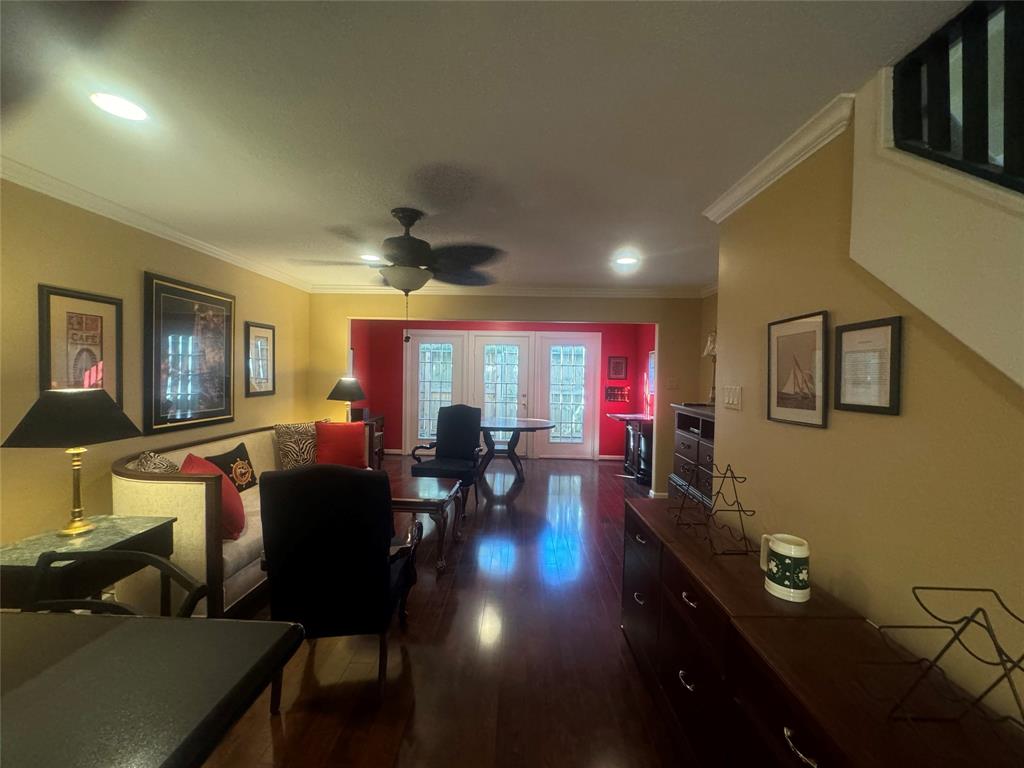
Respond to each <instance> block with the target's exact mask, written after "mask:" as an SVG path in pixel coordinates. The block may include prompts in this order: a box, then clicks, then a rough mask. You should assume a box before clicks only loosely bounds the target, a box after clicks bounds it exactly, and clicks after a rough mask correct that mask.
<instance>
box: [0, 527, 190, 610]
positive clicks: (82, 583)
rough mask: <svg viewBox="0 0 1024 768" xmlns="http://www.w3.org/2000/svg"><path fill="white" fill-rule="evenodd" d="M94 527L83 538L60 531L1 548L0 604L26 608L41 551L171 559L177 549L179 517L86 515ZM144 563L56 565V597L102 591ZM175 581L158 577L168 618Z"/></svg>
mask: <svg viewBox="0 0 1024 768" xmlns="http://www.w3.org/2000/svg"><path fill="white" fill-rule="evenodd" d="M87 519H88V521H89V522H90V523H92V524H94V525H95V526H96V529H95V530H93V531H90V532H89V533H86V534H82V535H80V536H71V537H68V536H60V535H58V534H57V532H56V531H50V532H48V533H41V534H39V535H37V536H29V537H28V538H26V539H22V540H21V541H16V542H13V543H11V544H7V545H6V546H4V547H0V608H24V607H25V605H26V603H27V602H28V599H29V597H30V593H31V590H32V580H33V579H34V578H35V565H36V560H38V559H39V555H41V554H42V553H43V552H95V551H99V550H105V549H121V550H130V551H134V552H149V553H150V554H153V555H158V556H160V557H170V556H171V553H172V552H173V551H174V531H173V527H174V523H175V521H176V520H177V518H176V517H130V516H122V515H97V516H95V517H90V518H87ZM142 567H143V566H141V565H139V564H138V563H84V562H68V563H54V564H53V566H52V567H51V569H50V570H51V572H52V573H54V574H55V575H56V576H55V578H56V583H55V584H54V585H53V589H54V594H53V595H52V597H54V598H58V597H59V598H66V599H73V598H83V597H89V596H91V595H95V594H98V593H99V592H100V591H102V590H103V589H105V588H106V587H109V586H110V585H111V584H114V583H116V582H118V581H120V580H121V579H123V578H125V577H126V576H131V575H132V574H133V573H135V572H136V571H138V570H140V569H141V568H142ZM170 608H171V583H170V580H169V579H168V578H167V577H166V576H161V579H160V614H161V615H162V616H169V615H170Z"/></svg>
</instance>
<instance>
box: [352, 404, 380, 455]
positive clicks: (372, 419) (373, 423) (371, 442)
mask: <svg viewBox="0 0 1024 768" xmlns="http://www.w3.org/2000/svg"><path fill="white" fill-rule="evenodd" d="M352 420H353V421H362V422H364V423H365V424H368V425H369V427H370V429H368V430H367V433H366V442H367V445H366V455H367V457H368V458H369V461H370V467H371V468H373V469H380V468H381V465H382V463H383V462H384V417H383V416H374V415H373V414H371V413H370V409H369V408H353V409H352Z"/></svg>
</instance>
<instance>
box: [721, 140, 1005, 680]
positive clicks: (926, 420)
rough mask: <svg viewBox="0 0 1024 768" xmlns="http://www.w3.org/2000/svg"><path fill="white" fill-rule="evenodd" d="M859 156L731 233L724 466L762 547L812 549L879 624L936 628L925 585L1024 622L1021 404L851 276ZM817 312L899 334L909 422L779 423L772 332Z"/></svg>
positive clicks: (795, 181)
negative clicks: (924, 602) (980, 589)
mask: <svg viewBox="0 0 1024 768" xmlns="http://www.w3.org/2000/svg"><path fill="white" fill-rule="evenodd" d="M852 156H853V130H852V129H851V130H848V131H847V132H846V133H844V134H843V135H842V136H840V137H839V138H837V139H835V140H834V141H833V142H831V143H830V144H828V145H827V146H825V147H824V148H823V149H821V150H819V151H818V152H817V153H816V154H814V155H813V156H812V157H810V158H809V159H808V160H806V161H805V162H804V163H802V164H801V165H800V166H798V167H797V168H796V169H794V170H792V171H791V172H789V173H788V174H787V175H786V176H784V177H783V178H782V179H780V180H779V181H777V182H775V183H774V184H773V185H772V186H771V187H769V188H768V189H767V190H766V191H764V192H762V193H761V194H760V195H759V196H758V197H756V198H755V199H754V200H752V201H751V202H749V203H747V204H746V205H745V206H744V207H743V208H741V209H740V210H739V211H737V212H736V213H734V214H733V215H732V216H731V217H730V218H729V219H727V220H726V221H725V222H724V223H723V224H722V228H721V233H720V256H719V292H718V338H719V343H718V350H719V357H718V385H719V387H721V386H725V385H742V386H743V388H744V397H743V410H742V411H739V412H737V411H732V410H724V409H722V408H719V409H718V411H717V425H716V445H715V455H716V459H718V460H720V461H723V462H729V463H731V464H733V466H734V467H735V468H736V470H737V471H738V472H739V473H741V474H744V475H747V476H748V477H749V481H748V482H747V483H746V485H745V486H744V488H743V497H744V503H745V504H747V505H749V506H750V507H753V508H754V509H756V510H757V515H756V516H755V517H754V518H753V519H752V528H753V533H755V534H760V533H762V532H787V533H792V534H796V535H798V536H802V537H804V538H806V539H808V540H809V541H810V544H811V550H812V556H811V565H812V581H813V582H814V583H815V584H816V585H820V586H821V587H824V588H826V589H828V590H829V591H831V592H833V593H834V594H836V595H837V596H839V597H840V598H841V599H843V600H845V601H846V602H848V603H849V604H850V605H852V606H853V607H854V608H856V609H858V610H859V611H861V612H862V613H863V614H864V615H866V616H867V617H868V618H870V619H872V620H874V621H876V622H880V623H882V622H900V623H915V622H923V621H924V620H925V619H926V616H925V615H924V614H923V613H922V612H921V611H920V610H919V609H918V608H917V607H916V605H914V603H913V601H912V598H911V592H910V588H911V586H913V585H920V584H932V585H964V586H988V587H994V588H996V589H998V590H999V591H1000V592H1001V593H1002V595H1003V596H1004V597H1005V598H1006V599H1008V600H1009V601H1010V603H1011V605H1012V606H1014V607H1015V608H1016V609H1017V610H1018V612H1019V611H1024V554H1022V553H1024V515H1022V510H1021V500H1022V499H1024V393H1022V390H1021V389H1020V387H1018V386H1017V385H1016V384H1014V383H1013V382H1012V381H1011V380H1010V379H1009V378H1008V377H1006V376H1005V375H1004V374H1002V373H1000V372H999V371H997V370H996V369H995V368H994V367H992V366H991V365H989V364H988V363H986V362H984V361H983V360H982V359H981V358H980V357H979V356H978V355H976V354H975V353H974V352H972V351H971V350H970V349H969V348H967V347H966V346H964V345H963V344H962V343H961V342H959V341H957V340H956V339H955V338H954V337H953V336H952V335H950V334H949V333H947V332H946V331H944V330H942V329H941V328H940V327H939V326H938V325H936V324H935V323H934V322H932V321H931V320H929V319H928V318H927V317H925V316H924V315H923V314H922V313H921V312H920V311H918V310H917V309H915V308H914V307H913V306H911V305H910V304H909V303H908V302H907V301H905V300H903V299H902V298H900V296H898V295H897V294H896V293H894V292H893V291H891V290H890V289H888V288H887V287H886V286H885V285H883V284H882V283H881V282H879V281H878V280H877V279H875V278H874V277H872V276H871V275H870V274H869V273H868V272H866V271H865V270H864V269H862V268H861V267H860V266H858V265H857V264H856V263H854V262H853V261H851V259H850V258H849V248H850V211H851V178H852ZM982 245H983V243H982V242H979V243H977V246H978V247H979V248H981V247H982ZM969 252H972V251H970V250H968V251H965V253H969ZM820 309H826V310H828V311H829V312H830V313H831V322H832V324H833V325H836V324H844V323H850V322H855V321H858V320H870V319H873V318H880V317H886V316H890V315H902V316H903V318H904V321H903V322H904V324H903V328H904V346H903V389H902V410H903V412H902V414H901V415H900V416H879V415H874V414H861V413H855V412H848V411H836V410H834V409H830V411H829V414H828V417H829V424H828V428H827V429H812V428H808V427H800V426H791V425H787V424H778V423H775V422H770V421H767V419H766V418H765V397H766V394H765V366H766V354H767V351H766V340H765V335H766V331H765V327H766V325H767V323H769V322H770V321H772V320H778V319H782V318H785V317H790V316H793V315H799V314H802V313H806V312H812V311H815V310H820ZM830 367H831V366H830ZM830 399H831V397H830ZM968 607H969V606H968ZM964 608H965V605H964V604H963V603H961V604H960V605H959V609H960V610H963V609H964ZM1019 642H1024V638H1018V643H1019ZM965 674H966V677H964V678H963V679H964V680H965V682H967V684H968V685H971V686H972V687H973V686H974V684H976V683H977V682H979V679H978V678H977V677H973V676H972V675H973V674H974V673H965Z"/></svg>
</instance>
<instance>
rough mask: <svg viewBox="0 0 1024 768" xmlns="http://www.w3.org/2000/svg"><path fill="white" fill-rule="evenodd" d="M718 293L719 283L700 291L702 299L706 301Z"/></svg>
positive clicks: (716, 282)
mask: <svg viewBox="0 0 1024 768" xmlns="http://www.w3.org/2000/svg"><path fill="white" fill-rule="evenodd" d="M717 293H718V281H717V280H716V281H715V282H713V283H711V285H705V286H704V287H703V288H701V289H700V297H701V298H702V299H706V298H708V297H710V296H714V295H716V294H717Z"/></svg>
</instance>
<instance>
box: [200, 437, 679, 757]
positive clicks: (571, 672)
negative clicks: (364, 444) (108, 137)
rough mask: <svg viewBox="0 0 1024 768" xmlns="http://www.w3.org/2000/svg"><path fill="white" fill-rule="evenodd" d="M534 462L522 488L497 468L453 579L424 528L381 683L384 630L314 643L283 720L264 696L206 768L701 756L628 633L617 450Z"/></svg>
mask: <svg viewBox="0 0 1024 768" xmlns="http://www.w3.org/2000/svg"><path fill="white" fill-rule="evenodd" d="M408 461H409V460H408V459H399V458H397V457H394V458H393V457H388V460H387V462H386V466H385V468H386V469H388V471H391V472H396V471H397V472H401V471H405V472H407V471H408ZM525 469H526V482H525V483H523V484H519V485H515V484H513V482H512V481H513V479H514V477H515V476H514V473H513V470H512V467H511V466H508V465H507V464H506V463H505V462H503V461H500V460H499V461H495V462H494V464H492V465H491V468H490V470H489V471H488V473H487V480H488V483H487V485H486V486H485V493H483V494H481V497H480V507H479V509H475V508H474V505H473V502H472V501H470V504H469V519H468V520H467V524H466V529H465V534H464V537H463V540H462V541H460V542H455V543H454V544H453V545H452V546H451V549H450V554H449V558H448V560H449V570H448V572H447V573H446V574H444V575H443V576H440V577H436V576H435V575H434V572H433V568H432V563H433V551H432V550H433V546H434V541H433V539H434V537H433V535H428V538H427V539H426V540H425V541H424V544H423V546H422V548H421V550H420V556H419V558H418V561H419V564H420V566H419V572H420V581H419V583H418V584H417V585H416V586H415V587H414V588H413V591H412V594H411V595H410V600H409V614H410V618H409V627H408V629H407V630H406V631H405V632H404V633H402V632H401V631H400V630H399V629H398V625H397V622H395V624H394V627H393V631H392V634H391V646H390V647H391V655H390V667H389V672H388V682H387V684H386V686H385V688H384V691H383V696H379V695H378V691H377V687H376V684H375V678H376V670H377V666H376V665H377V640H376V638H375V637H359V638H334V639H325V640H319V641H317V642H316V644H315V646H313V647H312V648H311V647H310V645H309V644H308V643H304V644H303V646H302V648H301V649H300V650H299V652H298V653H296V655H295V657H294V658H293V659H292V660H291V662H290V663H289V664H288V666H287V667H286V669H285V678H284V680H285V682H284V693H283V696H282V704H281V707H282V708H281V714H280V716H279V717H273V718H272V717H271V716H270V714H269V693H264V694H263V696H261V697H260V699H259V700H258V701H257V702H256V703H255V704H254V705H253V706H252V707H251V708H250V710H249V711H248V712H247V713H246V714H245V715H244V716H243V717H242V719H241V720H239V722H238V723H237V724H236V725H235V726H234V728H233V729H232V730H231V731H230V732H229V733H228V734H227V735H226V736H225V738H224V740H223V741H222V742H221V744H220V745H219V747H218V748H217V750H216V751H215V752H214V754H213V755H212V756H211V757H210V759H209V760H208V761H207V763H206V766H207V768H225V767H226V766H232V767H234V766H238V767H239V768H241V767H242V766H247V767H251V766H297V767H302V768H318V766H345V767H346V768H348V767H351V768H362V767H363V766H367V767H369V766H375V767H376V766H438V767H440V766H471V767H472V768H491V767H492V766H493V767H495V768H499V767H500V768H513V767H518V766H530V767H531V768H533V767H536V768H542V767H543V766H558V767H559V768H576V767H577V766H578V767H579V768H646V767H648V766H652V767H660V766H676V765H686V764H688V762H685V761H683V760H682V759H681V758H680V756H679V755H678V754H676V752H675V751H674V747H673V745H672V743H671V741H670V739H669V736H668V734H667V731H666V729H665V727H664V726H663V725H662V723H661V720H660V717H659V716H658V714H657V712H656V709H655V704H654V702H653V700H652V698H651V697H650V695H649V694H648V692H647V691H646V690H645V688H644V687H643V685H642V684H641V682H640V678H639V672H638V671H637V669H636V666H635V663H634V661H633V658H632V656H631V655H630V652H629V649H628V647H627V646H626V642H625V640H624V639H623V636H622V632H621V630H620V629H619V593H620V580H621V572H622V517H623V495H624V493H632V492H635V490H634V489H633V487H632V482H631V481H627V480H625V479H624V478H623V477H622V476H621V475H620V474H618V473H619V472H620V471H621V464H619V463H617V462H610V461H605V462H590V461H567V460H527V461H526V463H525ZM422 519H423V522H424V527H425V528H427V529H428V530H429V526H430V521H429V519H427V518H426V517H425V516H423V518H422ZM400 523H401V521H400V520H396V527H399V525H400ZM321 588H322V589H323V590H324V594H323V599H324V600H325V601H327V600H330V587H329V585H322V586H321Z"/></svg>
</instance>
